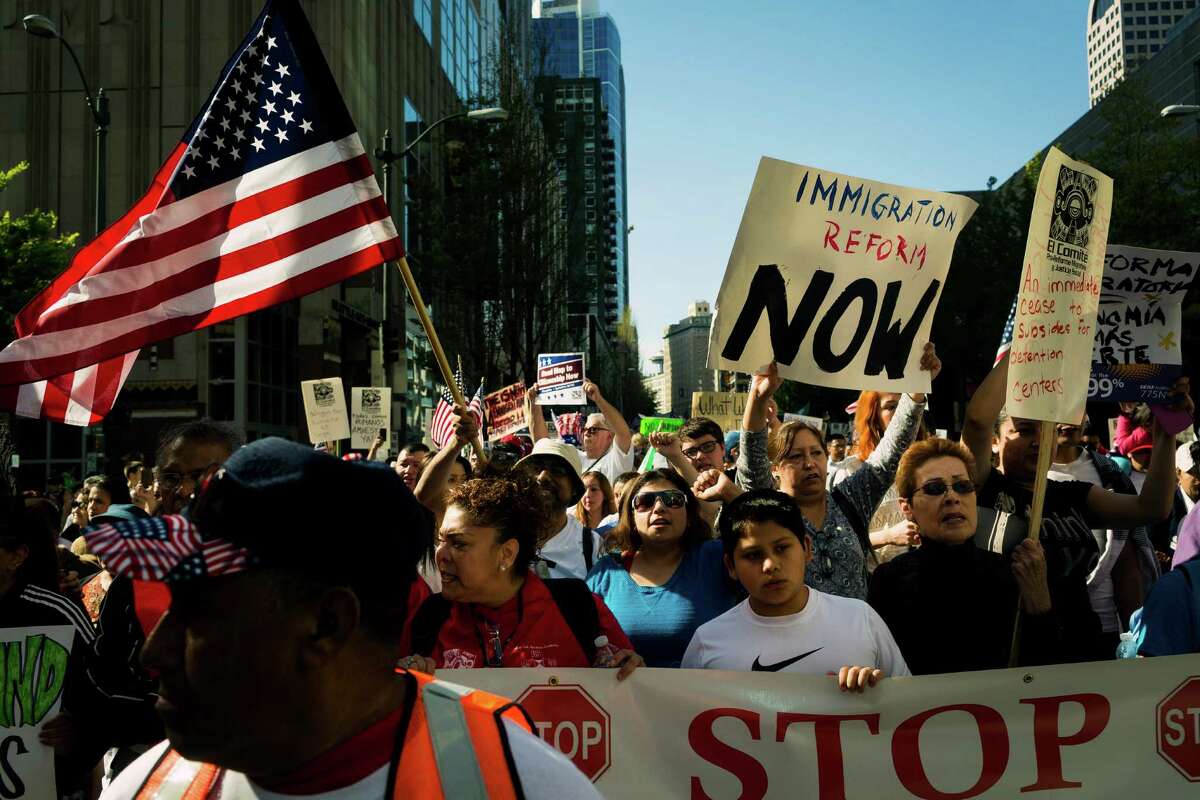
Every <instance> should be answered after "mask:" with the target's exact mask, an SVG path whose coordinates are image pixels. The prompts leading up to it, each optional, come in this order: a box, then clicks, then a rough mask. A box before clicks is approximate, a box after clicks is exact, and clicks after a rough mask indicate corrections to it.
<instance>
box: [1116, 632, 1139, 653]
mask: <svg viewBox="0 0 1200 800" xmlns="http://www.w3.org/2000/svg"><path fill="white" fill-rule="evenodd" d="M1137 654H1138V646H1137V640H1136V639H1135V638H1134V636H1133V633H1132V632H1130V631H1126V632H1125V633H1122V634H1121V643H1120V644H1119V645H1117V658H1137Z"/></svg>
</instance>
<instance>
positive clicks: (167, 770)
mask: <svg viewBox="0 0 1200 800" xmlns="http://www.w3.org/2000/svg"><path fill="white" fill-rule="evenodd" d="M221 775H222V770H221V769H220V767H216V766H214V765H212V764H198V763H196V762H195V761H187V760H185V759H183V758H182V757H180V755H179V753H176V752H175V751H174V750H167V752H165V753H164V754H163V757H162V758H161V759H159V762H158V765H157V766H155V767H154V770H153V771H152V772H151V773H150V777H148V778H146V782H145V783H143V784H142V788H141V789H139V790H138V793H137V797H136V800H206V799H207V798H208V797H209V793H210V792H211V791H212V790H213V787H214V786H216V785H218V783H219V780H218V779H219V778H220V777H221Z"/></svg>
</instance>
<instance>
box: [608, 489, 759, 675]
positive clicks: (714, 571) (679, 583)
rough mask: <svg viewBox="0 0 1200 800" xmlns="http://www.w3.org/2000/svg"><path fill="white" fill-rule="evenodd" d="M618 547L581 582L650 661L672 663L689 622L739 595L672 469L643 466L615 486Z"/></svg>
mask: <svg viewBox="0 0 1200 800" xmlns="http://www.w3.org/2000/svg"><path fill="white" fill-rule="evenodd" d="M613 536H614V538H615V539H616V541H617V543H618V546H619V548H620V552H617V553H612V554H610V555H607V556H605V557H604V558H602V559H600V561H598V562H597V563H596V566H595V567H593V568H592V572H591V574H590V575H588V586H590V587H591V589H592V591H593V592H596V593H597V594H598V595H600V597H602V598H603V599H604V602H605V603H607V604H608V607H609V608H611V609H612V610H613V613H614V614H615V615H616V617H617V621H618V622H620V623H621V627H622V628H623V629H624V630H625V632H626V633H628V634H629V638H630V641H632V642H633V645H634V647H635V648H637V651H638V652H639V653H641V654H642V656H643V657H645V659H646V663H647V664H649V665H650V666H652V667H678V666H679V664H680V662H681V661H682V660H683V653H684V651H685V650H687V646H688V642H690V641H691V639H692V634H694V633H695V632H696V628H698V627H700V626H701V625H703V624H704V623H706V622H708V621H709V620H710V619H713V618H715V617H718V616H720V615H721V614H724V613H725V612H726V611H728V610H729V609H730V608H733V606H734V605H736V604H737V602H738V601H739V600H740V599H741V597H740V595H739V591H738V588H737V586H736V585H735V584H734V583H733V580H732V578H730V576H729V574H728V572H727V570H726V569H725V564H724V551H723V550H722V549H721V542H720V541H718V540H715V539H713V538H712V529H711V528H710V527H709V525H708V523H707V522H705V521H704V519H703V517H701V516H700V504H699V503H698V502H697V500H696V497H695V495H693V494H692V490H691V488H690V487H689V486H688V485H687V482H685V481H684V479H683V478H681V477H680V476H679V474H678V473H676V472H674V471H673V470H668V469H659V470H654V471H653V472H647V473H645V474H643V475H642V476H641V477H640V478H638V479H637V480H636V481H634V482H633V483H632V484H630V485H629V486H628V487H627V488H626V489H625V491H624V492H623V493H622V494H621V518H620V521H619V522H618V523H617V527H616V530H615V531H614V532H613Z"/></svg>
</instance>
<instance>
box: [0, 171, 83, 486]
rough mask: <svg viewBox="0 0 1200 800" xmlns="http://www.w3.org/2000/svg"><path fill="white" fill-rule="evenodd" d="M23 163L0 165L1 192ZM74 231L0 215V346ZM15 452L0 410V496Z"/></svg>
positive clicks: (46, 215)
mask: <svg viewBox="0 0 1200 800" xmlns="http://www.w3.org/2000/svg"><path fill="white" fill-rule="evenodd" d="M28 167H29V164H28V163H26V162H24V161H22V162H21V163H19V164H17V165H16V166H15V167H12V168H11V169H8V170H4V169H0V192H2V191H4V190H5V189H6V188H7V187H8V185H9V184H10V183H11V182H12V181H13V179H14V178H16V177H17V176H18V175H20V174H21V173H23V172H24V171H25V170H26V169H28ZM78 238H79V234H77V233H70V234H65V235H64V234H60V233H59V232H58V215H57V214H55V213H54V212H53V211H39V210H37V209H34V210H33V211H30V212H29V213H27V214H22V215H20V216H15V215H13V214H12V213H11V212H8V211H5V212H4V214H3V215H2V216H0V347H2V346H4V345H6V344H8V343H9V342H11V341H12V340H13V338H15V335H16V333H15V331H14V330H13V319H14V318H15V317H16V315H17V313H18V312H19V311H20V310H21V308H23V307H24V305H25V304H26V303H28V302H29V300H30V299H32V298H33V296H34V295H35V294H37V293H38V292H40V291H41V290H42V289H44V288H45V287H46V286H47V285H48V284H49V283H50V281H52V280H53V279H54V277H55V276H56V275H58V274H59V273H60V272H62V271H63V270H64V269H66V267H67V264H68V263H69V262H70V260H71V251H72V250H74V249H75V242H76V240H77V239H78ZM13 452H14V442H13V437H12V425H11V417H10V415H9V413H8V412H7V411H0V498H3V497H4V496H6V495H7V496H12V495H14V494H15V493H16V490H17V485H16V478H15V476H14V475H13V474H12V470H11V464H12V456H13Z"/></svg>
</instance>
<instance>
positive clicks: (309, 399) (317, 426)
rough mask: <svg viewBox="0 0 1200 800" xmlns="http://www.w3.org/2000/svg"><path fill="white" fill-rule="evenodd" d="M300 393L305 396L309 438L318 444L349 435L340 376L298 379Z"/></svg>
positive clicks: (347, 437) (345, 437) (348, 422)
mask: <svg viewBox="0 0 1200 800" xmlns="http://www.w3.org/2000/svg"><path fill="white" fill-rule="evenodd" d="M300 394H301V395H302V396H303V397H304V416H305V417H307V418H308V440H309V441H310V442H312V443H313V444H317V443H318V442H336V441H338V440H339V439H349V438H350V420H349V419H348V418H347V417H346V394H345V392H344V391H343V390H342V379H341V378H320V379H318V380H315V381H300ZM368 446H369V445H368Z"/></svg>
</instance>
